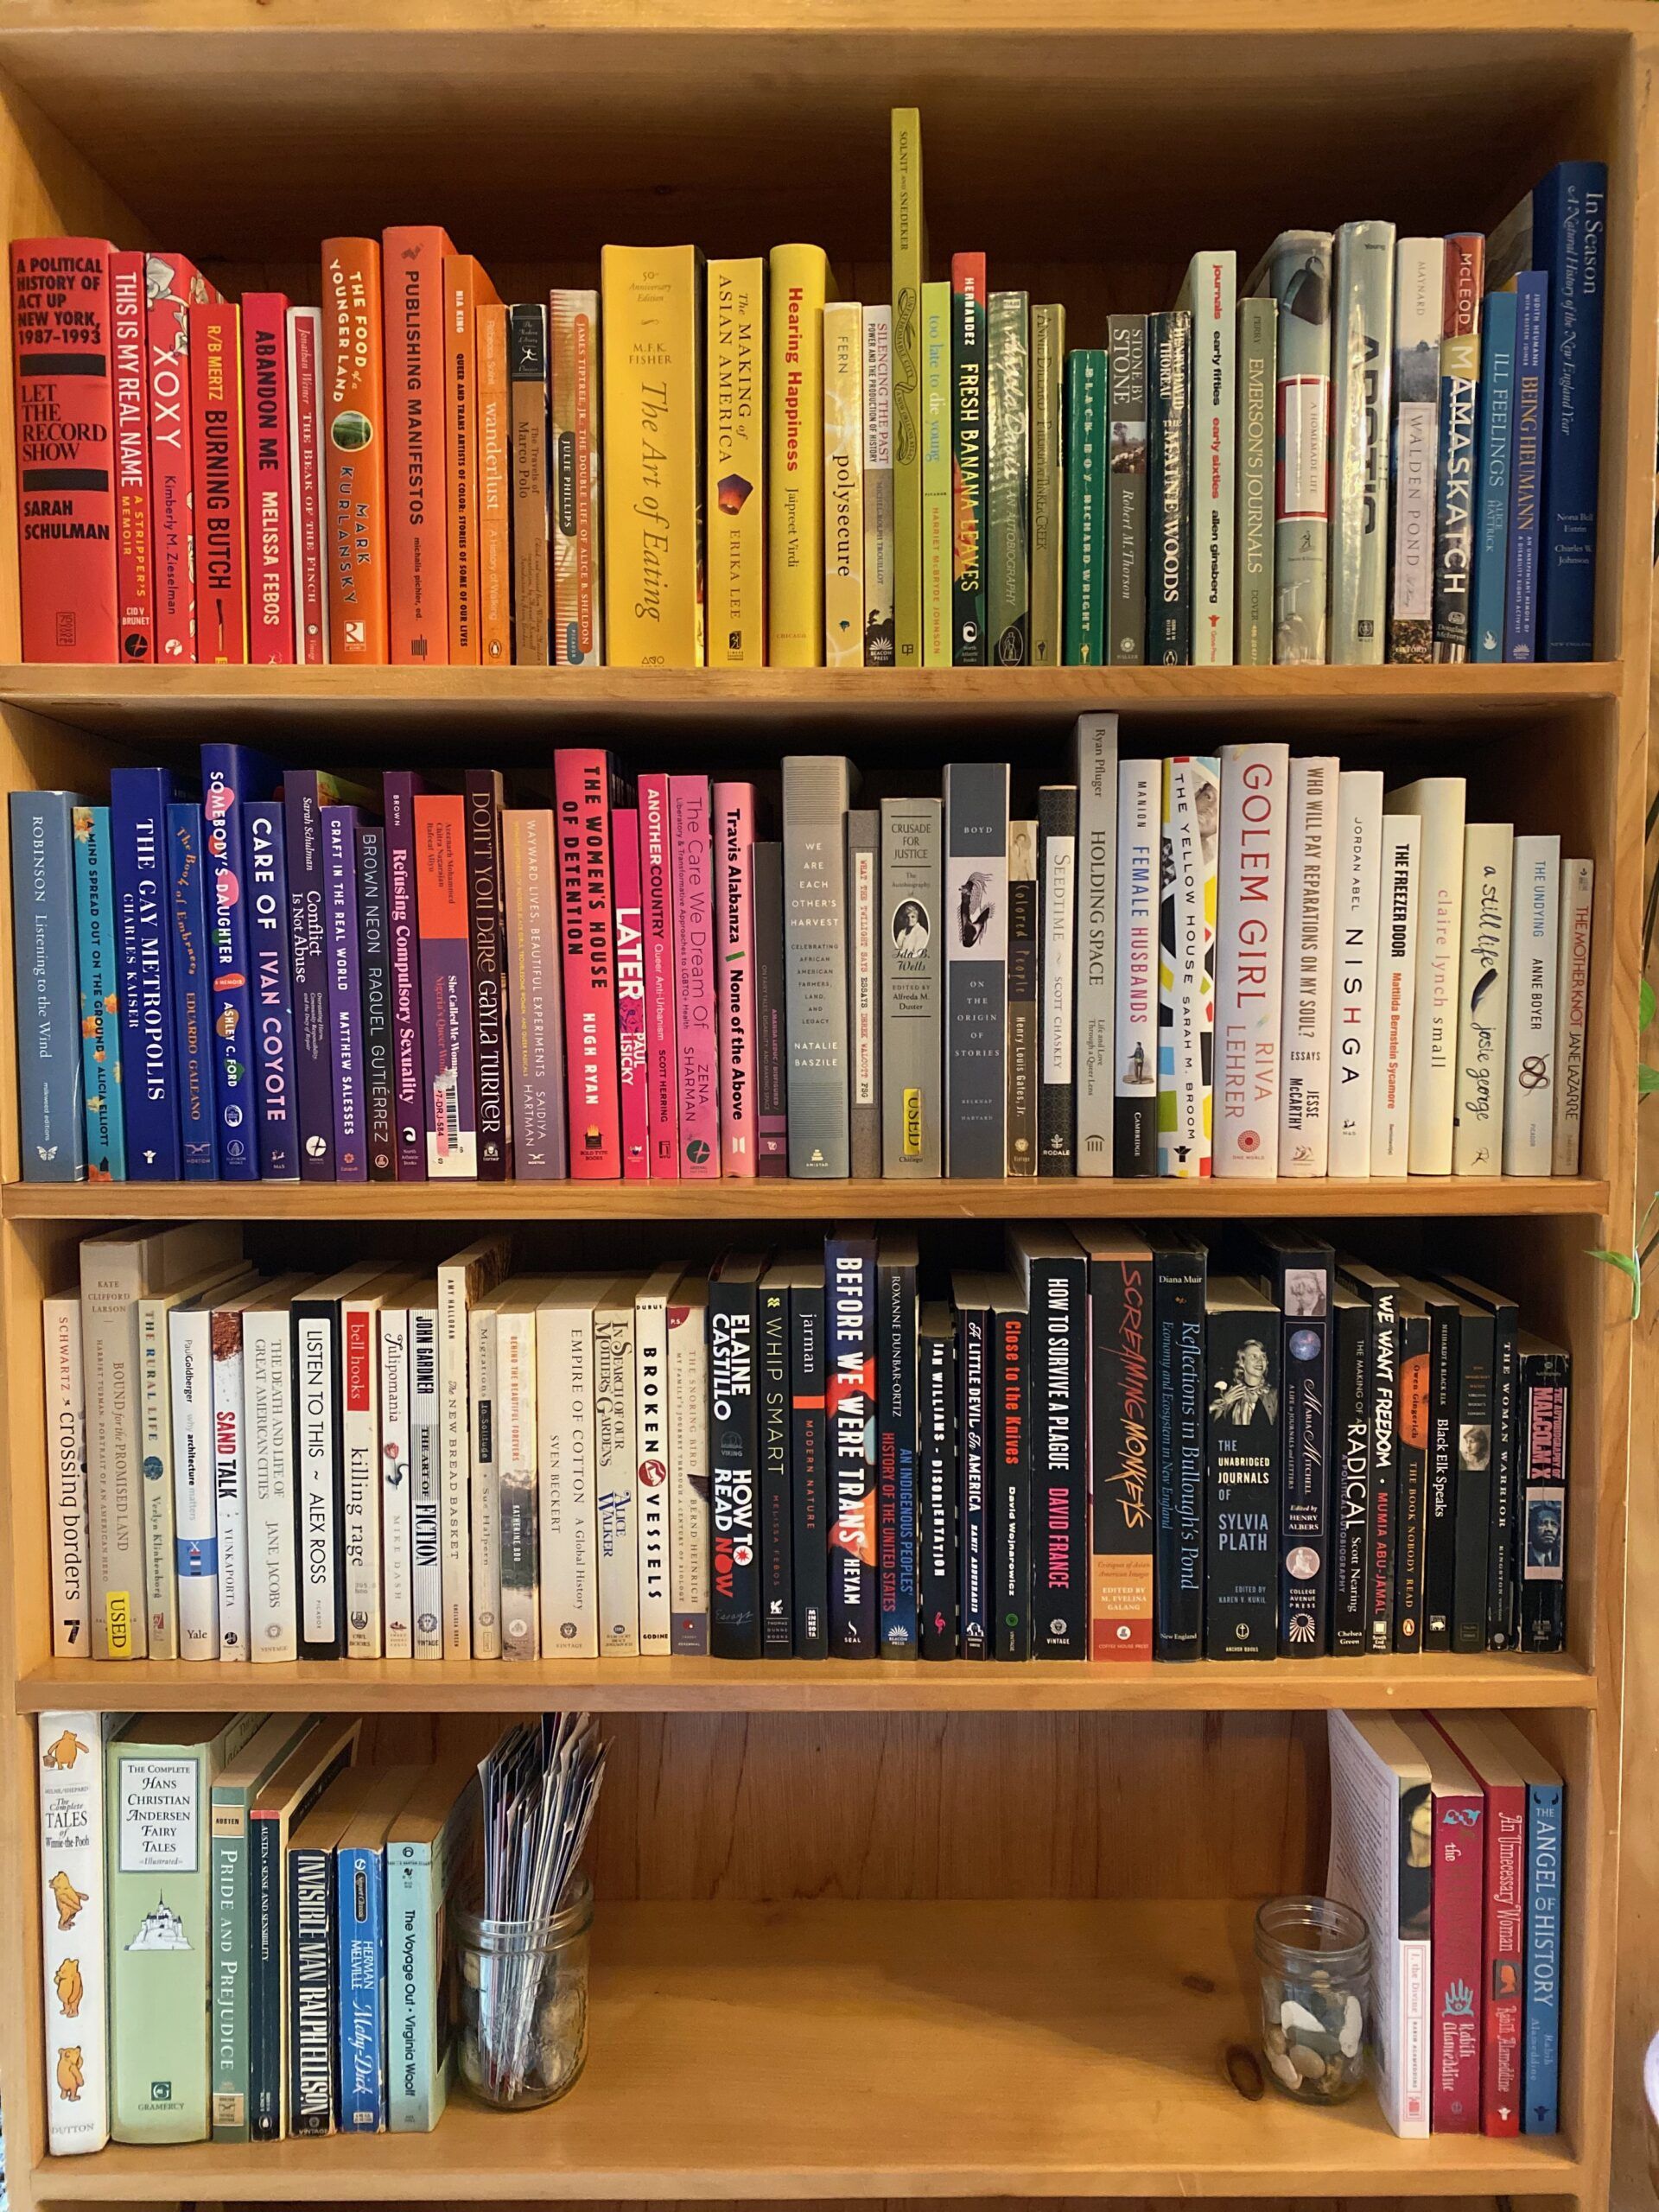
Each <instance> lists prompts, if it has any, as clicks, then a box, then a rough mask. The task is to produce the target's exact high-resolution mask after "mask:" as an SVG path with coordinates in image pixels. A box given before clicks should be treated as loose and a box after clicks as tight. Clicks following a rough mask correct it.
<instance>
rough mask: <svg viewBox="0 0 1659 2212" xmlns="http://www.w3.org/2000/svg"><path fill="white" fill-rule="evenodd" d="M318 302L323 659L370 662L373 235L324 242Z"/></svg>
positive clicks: (377, 479) (379, 439)
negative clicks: (324, 553) (324, 599)
mask: <svg viewBox="0 0 1659 2212" xmlns="http://www.w3.org/2000/svg"><path fill="white" fill-rule="evenodd" d="M322 299H323V306H322V348H323V350H322V391H321V397H322V444H323V451H324V455H325V460H326V467H325V486H326V490H327V501H328V512H327V547H328V560H327V575H328V588H327V601H328V658H329V659H330V660H331V661H344V662H346V663H347V664H355V665H358V666H372V665H373V664H377V663H384V662H385V659H386V450H385V435H384V433H385V413H386V407H385V377H384V373H383V366H382V364H383V354H382V350H381V349H382V345H383V342H384V334H383V332H382V329H381V308H380V248H379V245H378V243H377V242H376V241H375V240H374V239H373V238H325V239H324V240H323V246H322Z"/></svg>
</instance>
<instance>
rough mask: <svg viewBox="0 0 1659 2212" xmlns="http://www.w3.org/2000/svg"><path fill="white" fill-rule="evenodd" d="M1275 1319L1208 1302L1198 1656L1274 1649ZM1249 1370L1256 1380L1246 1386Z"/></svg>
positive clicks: (1265, 1654)
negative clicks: (1210, 1309) (1201, 1616)
mask: <svg viewBox="0 0 1659 2212" xmlns="http://www.w3.org/2000/svg"><path fill="white" fill-rule="evenodd" d="M1277 1321H1278V1317H1277V1315H1275V1314H1272V1313H1261V1312H1259V1311H1250V1310H1243V1311H1241V1310H1238V1309H1236V1308H1228V1307H1221V1308H1217V1310H1215V1311H1213V1312H1212V1313H1211V1315H1210V1319H1209V1330H1208V1339H1209V1341H1208V1346H1207V1351H1208V1368H1209V1389H1210V1410H1209V1430H1208V1447H1209V1459H1208V1465H1207V1469H1206V1475H1205V1635H1204V1644H1205V1658H1207V1659H1270V1658H1271V1657H1272V1656H1273V1655H1274V1651H1275V1650H1276V1649H1278V1622H1277V1611H1278V1607H1277V1604H1276V1602H1275V1601H1276V1599H1277V1594H1278V1593H1277V1589H1276V1583H1277V1580H1278V1572H1277V1562H1278V1559H1279V1492H1280V1443H1281V1422H1280V1417H1279V1399H1278V1393H1279V1387H1280V1373H1279V1335H1280V1332H1279V1328H1278V1326H1277ZM1258 1373H1259V1374H1260V1376H1261V1377H1262V1383H1261V1386H1260V1387H1259V1388H1256V1389H1254V1390H1252V1389H1251V1383H1252V1380H1253V1378H1254V1376H1255V1375H1256V1374H1258ZM1252 1399H1253V1402H1252Z"/></svg>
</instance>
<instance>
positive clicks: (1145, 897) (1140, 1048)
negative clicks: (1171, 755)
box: [1112, 760, 1164, 1175]
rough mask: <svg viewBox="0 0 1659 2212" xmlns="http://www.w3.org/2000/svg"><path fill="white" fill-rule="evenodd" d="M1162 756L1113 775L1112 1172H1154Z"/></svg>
mask: <svg viewBox="0 0 1659 2212" xmlns="http://www.w3.org/2000/svg"><path fill="white" fill-rule="evenodd" d="M1163 783H1164V764H1163V762H1162V761H1161V760H1124V761H1122V762H1120V763H1119V766H1118V772H1117V988H1116V1001H1117V1010H1116V1030H1117V1061H1116V1070H1115V1080H1114V1084H1113V1092H1112V1160H1113V1172H1114V1173H1116V1174H1118V1175H1155V1174H1156V1173H1157V1172H1158V920H1159V887H1160V880H1161V878H1160V870H1161V867H1162V861H1161V854H1162V849H1163Z"/></svg>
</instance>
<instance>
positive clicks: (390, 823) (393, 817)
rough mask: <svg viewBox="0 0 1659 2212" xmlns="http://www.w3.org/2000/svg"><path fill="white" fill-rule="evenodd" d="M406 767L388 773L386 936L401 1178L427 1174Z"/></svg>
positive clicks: (410, 790) (417, 784)
mask: <svg viewBox="0 0 1659 2212" xmlns="http://www.w3.org/2000/svg"><path fill="white" fill-rule="evenodd" d="M422 789H423V784H422V781H421V779H420V778H419V777H418V776H414V775H410V774H408V773H407V772H404V771H401V770H400V771H398V772H397V773H395V774H391V775H388V776H387V777H386V778H385V809H386V935H387V946H388V950H389V952H390V955H391V1082H392V1112H393V1115H394V1116H395V1117H396V1122H397V1179H398V1181H399V1182H400V1183H410V1182H413V1183H419V1182H423V1181H424V1180H425V1179H426V1105H425V1099H424V1095H423V1085H422V1075H421V938H420V925H419V921H418V918H417V914H416V894H415V794H416V791H420V790H422Z"/></svg>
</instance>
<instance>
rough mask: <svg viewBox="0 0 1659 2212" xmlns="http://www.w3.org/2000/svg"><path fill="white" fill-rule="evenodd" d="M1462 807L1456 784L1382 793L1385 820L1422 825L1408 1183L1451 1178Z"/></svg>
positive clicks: (1450, 780) (1427, 781)
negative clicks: (1412, 818) (1411, 818)
mask: <svg viewBox="0 0 1659 2212" xmlns="http://www.w3.org/2000/svg"><path fill="white" fill-rule="evenodd" d="M1464 805H1465V785H1464V780H1463V778H1462V777H1461V776H1424V777H1422V778H1421V779H1419V781H1417V782H1416V783H1414V784H1407V785H1403V786H1402V789H1400V790H1399V791H1390V792H1389V795H1388V798H1386V799H1385V800H1384V801H1383V811H1384V812H1385V813H1386V814H1414V815H1416V816H1418V817H1420V819H1421V822H1422V825H1423V827H1422V832H1421V841H1420V844H1419V849H1418V879H1417V985H1416V1000H1415V1007H1414V1016H1413V1024H1412V1045H1411V1152H1410V1169H1411V1173H1413V1174H1414V1175H1449V1174H1450V1173H1452V1101H1453V1098H1454V1096H1455V1095H1456V1090H1457V1062H1458V978H1459V967H1460V955H1461V950H1462V944H1463V817H1464Z"/></svg>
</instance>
